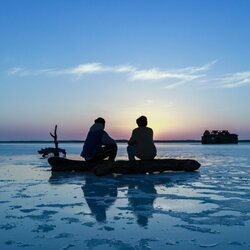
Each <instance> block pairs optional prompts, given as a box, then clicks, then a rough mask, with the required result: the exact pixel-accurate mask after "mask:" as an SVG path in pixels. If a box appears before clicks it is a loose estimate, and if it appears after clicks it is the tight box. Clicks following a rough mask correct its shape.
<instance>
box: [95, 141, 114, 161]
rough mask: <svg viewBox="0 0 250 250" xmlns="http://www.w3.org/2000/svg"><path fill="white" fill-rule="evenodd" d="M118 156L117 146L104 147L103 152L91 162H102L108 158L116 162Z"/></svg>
mask: <svg viewBox="0 0 250 250" xmlns="http://www.w3.org/2000/svg"><path fill="white" fill-rule="evenodd" d="M116 154H117V146H116V145H115V144H112V145H108V146H104V147H102V149H101V152H100V153H99V154H98V155H96V156H95V157H94V158H93V159H92V160H91V162H96V161H102V160H104V159H105V158H107V157H108V159H109V160H110V161H114V160H115V157H116Z"/></svg>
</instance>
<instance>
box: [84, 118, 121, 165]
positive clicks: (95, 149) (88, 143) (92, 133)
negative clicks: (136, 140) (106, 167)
mask: <svg viewBox="0 0 250 250" xmlns="http://www.w3.org/2000/svg"><path fill="white" fill-rule="evenodd" d="M104 128H105V120H104V119H103V118H101V117H99V118H97V119H96V120H95V123H94V124H93V125H92V126H91V128H90V130H89V132H88V135H87V138H86V140H85V143H84V145H83V150H82V153H81V156H82V157H84V158H85V160H86V161H89V162H96V161H100V160H103V159H105V158H107V157H108V159H109V160H111V161H114V160H115V157H116V153H117V145H116V142H115V140H114V139H112V138H111V137H110V136H109V135H108V133H107V132H105V131H104Z"/></svg>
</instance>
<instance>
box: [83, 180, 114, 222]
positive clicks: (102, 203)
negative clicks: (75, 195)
mask: <svg viewBox="0 0 250 250" xmlns="http://www.w3.org/2000/svg"><path fill="white" fill-rule="evenodd" d="M82 190H83V193H84V198H85V200H86V202H87V204H88V206H89V209H90V210H91V213H92V214H93V216H95V218H96V221H98V222H104V221H105V220H106V211H107V209H108V208H109V207H110V206H111V205H112V204H113V203H114V202H115V200H116V198H117V193H118V191H117V183H116V182H110V181H109V180H108V179H107V178H104V179H103V178H102V179H100V178H97V179H96V177H90V176H86V179H85V185H84V186H83V187H82Z"/></svg>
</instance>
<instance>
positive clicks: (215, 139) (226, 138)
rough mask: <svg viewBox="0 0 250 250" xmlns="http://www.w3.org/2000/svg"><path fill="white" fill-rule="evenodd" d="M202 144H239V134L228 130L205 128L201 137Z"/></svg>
mask: <svg viewBox="0 0 250 250" xmlns="http://www.w3.org/2000/svg"><path fill="white" fill-rule="evenodd" d="M201 143H202V144H238V135H237V134H230V133H229V132H228V130H212V131H211V132H210V131H209V130H205V132H204V133H203V136H202V137H201Z"/></svg>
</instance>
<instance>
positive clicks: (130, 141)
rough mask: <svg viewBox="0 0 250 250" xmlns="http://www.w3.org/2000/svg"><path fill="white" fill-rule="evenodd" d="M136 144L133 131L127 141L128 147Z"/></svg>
mask: <svg viewBox="0 0 250 250" xmlns="http://www.w3.org/2000/svg"><path fill="white" fill-rule="evenodd" d="M135 144H136V139H135V131H134V130H133V132H132V135H131V137H130V139H129V141H128V145H130V146H134V145H135Z"/></svg>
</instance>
